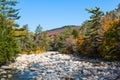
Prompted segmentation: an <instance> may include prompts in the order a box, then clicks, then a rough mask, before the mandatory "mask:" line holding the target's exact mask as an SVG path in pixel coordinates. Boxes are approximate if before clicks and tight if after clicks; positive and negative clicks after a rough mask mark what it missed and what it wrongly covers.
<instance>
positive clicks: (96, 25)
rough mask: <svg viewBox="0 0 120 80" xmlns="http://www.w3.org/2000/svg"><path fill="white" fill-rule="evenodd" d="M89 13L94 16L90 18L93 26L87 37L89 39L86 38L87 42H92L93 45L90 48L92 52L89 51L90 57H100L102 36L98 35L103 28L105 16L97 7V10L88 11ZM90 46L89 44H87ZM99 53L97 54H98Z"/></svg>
mask: <svg viewBox="0 0 120 80" xmlns="http://www.w3.org/2000/svg"><path fill="white" fill-rule="evenodd" d="M86 10H87V11H88V12H89V13H92V15H91V16H90V19H91V20H89V22H90V24H91V26H90V28H89V32H88V34H89V35H87V36H89V37H88V38H86V37H85V38H86V42H90V43H89V44H91V45H90V46H89V49H90V51H88V52H89V53H92V54H89V55H90V56H97V55H98V53H99V52H98V47H99V45H100V44H99V39H100V36H99V34H98V30H99V29H100V28H101V26H102V25H101V22H100V20H101V17H102V16H103V12H102V11H101V10H100V8H98V7H95V9H86ZM87 44H88V43H87ZM96 53H97V54H96Z"/></svg>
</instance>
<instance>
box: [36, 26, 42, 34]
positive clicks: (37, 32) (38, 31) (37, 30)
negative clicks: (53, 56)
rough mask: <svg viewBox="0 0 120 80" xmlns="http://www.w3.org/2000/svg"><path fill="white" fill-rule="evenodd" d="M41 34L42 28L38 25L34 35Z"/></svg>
mask: <svg viewBox="0 0 120 80" xmlns="http://www.w3.org/2000/svg"><path fill="white" fill-rule="evenodd" d="M41 32H42V27H41V26H40V25H38V26H37V28H36V30H35V34H36V35H38V34H39V33H41Z"/></svg>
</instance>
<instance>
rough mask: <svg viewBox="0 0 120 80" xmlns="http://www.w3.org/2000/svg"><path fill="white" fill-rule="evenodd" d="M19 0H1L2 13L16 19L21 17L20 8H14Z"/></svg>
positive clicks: (0, 9) (0, 10) (0, 8)
mask: <svg viewBox="0 0 120 80" xmlns="http://www.w3.org/2000/svg"><path fill="white" fill-rule="evenodd" d="M17 3H18V2H17V1H16V0H0V13H1V14H2V15H4V16H7V19H12V20H16V19H19V18H20V16H18V14H19V12H18V11H19V9H14V8H13V7H14V6H16V4H17Z"/></svg>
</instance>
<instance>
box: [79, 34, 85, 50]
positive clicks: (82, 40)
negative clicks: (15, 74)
mask: <svg viewBox="0 0 120 80" xmlns="http://www.w3.org/2000/svg"><path fill="white" fill-rule="evenodd" d="M84 38H85V35H80V36H79V37H78V39H77V48H78V49H80V48H81V47H82V44H83V42H84Z"/></svg>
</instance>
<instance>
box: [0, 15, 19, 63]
mask: <svg viewBox="0 0 120 80" xmlns="http://www.w3.org/2000/svg"><path fill="white" fill-rule="evenodd" d="M13 25H14V21H11V20H8V19H7V18H6V16H3V15H0V33H1V34H0V63H9V62H10V61H12V60H13V58H14V57H15V56H16V55H17V53H18V52H19V51H20V48H19V46H20V45H19V43H18V41H17V40H16V38H15V37H14V36H15V35H14V34H15V33H14V29H12V27H11V26H13Z"/></svg>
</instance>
